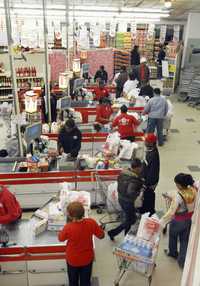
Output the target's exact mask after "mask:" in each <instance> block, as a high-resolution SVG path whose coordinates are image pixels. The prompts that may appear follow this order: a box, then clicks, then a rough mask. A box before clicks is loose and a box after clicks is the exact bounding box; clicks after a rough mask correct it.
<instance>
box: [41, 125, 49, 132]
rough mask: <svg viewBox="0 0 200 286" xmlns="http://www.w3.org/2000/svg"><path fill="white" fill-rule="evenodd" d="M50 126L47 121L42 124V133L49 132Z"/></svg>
mask: <svg viewBox="0 0 200 286" xmlns="http://www.w3.org/2000/svg"><path fill="white" fill-rule="evenodd" d="M49 131H50V128H49V125H48V124H47V123H45V124H43V125H42V133H49Z"/></svg>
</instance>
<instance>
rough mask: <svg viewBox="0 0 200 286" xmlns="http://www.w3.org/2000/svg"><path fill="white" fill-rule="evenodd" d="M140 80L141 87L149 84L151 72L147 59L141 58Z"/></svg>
mask: <svg viewBox="0 0 200 286" xmlns="http://www.w3.org/2000/svg"><path fill="white" fill-rule="evenodd" d="M138 79H139V82H140V85H142V84H145V83H147V82H148V81H149V79H150V71H149V67H148V66H147V59H146V58H141V61H140V65H139V67H138Z"/></svg>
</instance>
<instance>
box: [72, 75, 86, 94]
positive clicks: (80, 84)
mask: <svg viewBox="0 0 200 286" xmlns="http://www.w3.org/2000/svg"><path fill="white" fill-rule="evenodd" d="M83 85H84V79H83V78H77V79H75V80H74V92H75V91H76V90H80V89H81V88H83Z"/></svg>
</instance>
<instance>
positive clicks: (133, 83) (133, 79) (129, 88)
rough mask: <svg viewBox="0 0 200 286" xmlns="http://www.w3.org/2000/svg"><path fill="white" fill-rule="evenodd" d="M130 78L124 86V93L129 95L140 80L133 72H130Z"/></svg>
mask: <svg viewBox="0 0 200 286" xmlns="http://www.w3.org/2000/svg"><path fill="white" fill-rule="evenodd" d="M128 76H129V79H128V80H127V81H126V82H125V84H124V88H123V95H124V96H128V94H129V93H130V92H131V91H132V90H133V89H136V88H137V85H138V81H137V79H136V77H135V75H134V73H133V72H130V73H129V75H128Z"/></svg>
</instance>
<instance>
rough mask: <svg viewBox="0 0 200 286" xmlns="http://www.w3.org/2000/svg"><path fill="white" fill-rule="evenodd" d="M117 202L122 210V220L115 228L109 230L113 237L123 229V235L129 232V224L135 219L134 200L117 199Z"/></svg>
mask: <svg viewBox="0 0 200 286" xmlns="http://www.w3.org/2000/svg"><path fill="white" fill-rule="evenodd" d="M119 204H120V206H121V208H122V210H123V212H124V215H125V218H124V221H123V222H122V223H121V224H120V225H119V226H118V227H116V228H114V229H112V230H110V231H109V234H110V235H112V236H113V237H114V236H116V235H118V234H119V233H120V232H122V231H123V230H124V232H125V235H126V234H127V233H128V232H129V230H130V228H131V225H132V224H134V223H135V221H136V214H135V207H134V202H126V201H123V200H120V199H119Z"/></svg>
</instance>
